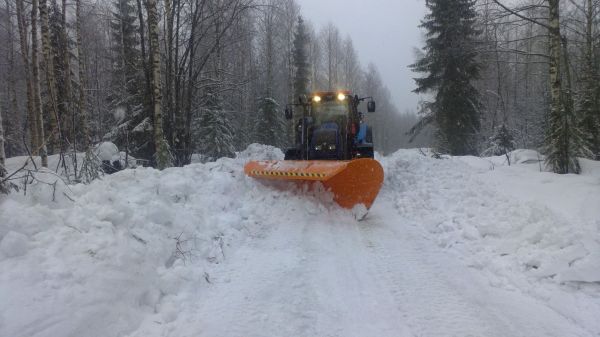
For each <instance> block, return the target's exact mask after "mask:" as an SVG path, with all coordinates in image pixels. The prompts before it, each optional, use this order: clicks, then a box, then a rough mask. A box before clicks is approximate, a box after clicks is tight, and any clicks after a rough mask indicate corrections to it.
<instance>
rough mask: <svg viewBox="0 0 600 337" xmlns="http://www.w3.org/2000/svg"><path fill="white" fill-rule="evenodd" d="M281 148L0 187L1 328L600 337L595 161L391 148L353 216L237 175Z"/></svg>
mask: <svg viewBox="0 0 600 337" xmlns="http://www.w3.org/2000/svg"><path fill="white" fill-rule="evenodd" d="M282 157H283V154H282V152H281V151H280V150H279V149H276V148H272V147H267V146H262V145H257V144H254V145H252V146H250V147H249V148H248V149H247V150H246V151H244V152H242V153H239V154H238V156H237V158H236V159H226V158H224V159H220V160H218V161H217V162H214V163H207V164H192V165H189V166H187V167H185V168H172V169H167V170H164V171H162V172H160V171H156V170H153V169H148V168H138V169H135V170H124V171H121V172H118V173H116V174H114V175H111V176H105V177H103V178H102V179H100V180H97V181H95V182H93V183H92V184H91V185H74V186H70V187H68V186H66V185H64V184H60V183H57V185H56V187H52V186H50V185H47V184H44V183H39V182H38V183H34V184H33V185H29V186H28V188H27V194H26V195H24V193H23V191H21V192H20V193H13V194H11V195H9V196H0V299H2V300H1V301H0V336H10V337H18V336H143V337H151V336H597V335H599V334H600V321H598V319H597V317H598V316H599V315H600V272H599V271H600V207H598V206H599V205H600V192H599V191H600V163H597V162H593V161H583V162H582V167H583V174H582V175H579V176H575V175H567V176H559V175H555V174H552V173H549V172H540V164H539V161H538V158H540V157H539V155H538V154H537V153H536V152H534V151H525V150H518V151H515V152H513V153H511V154H510V158H511V164H513V165H512V166H508V165H507V161H506V157H493V158H475V157H446V158H445V159H433V158H429V157H426V156H424V155H422V154H421V153H419V152H418V151H415V150H403V151H399V152H397V153H395V154H393V155H391V156H389V157H378V160H380V161H381V162H382V165H383V166H384V169H385V172H386V179H385V182H384V187H383V189H382V191H381V194H380V196H379V198H378V200H377V201H376V202H375V205H374V207H373V208H372V209H371V210H370V212H369V213H368V214H367V216H366V217H365V218H364V220H363V221H357V220H356V218H359V219H360V218H361V217H362V216H363V215H364V209H360V208H357V209H355V210H353V211H347V210H342V209H340V208H339V207H337V206H336V205H335V204H333V203H332V201H331V198H330V197H329V198H327V197H323V195H321V194H319V192H318V191H312V192H303V191H301V190H298V189H296V188H294V187H290V186H289V185H287V184H262V183H260V182H258V181H256V180H254V179H252V178H248V177H246V176H244V174H243V165H244V163H245V162H246V161H248V160H250V159H256V160H272V159H281V158H282ZM51 161H52V160H51ZM22 162H23V157H21V158H12V159H9V162H8V165H7V166H8V168H9V170H10V168H15V167H19V166H21V165H22ZM42 178H43V179H47V181H48V182H50V183H52V182H53V181H55V180H56V179H58V178H57V177H55V176H53V175H51V174H50V173H46V176H43V177H42ZM40 179H41V178H40ZM71 199H72V200H73V201H71Z"/></svg>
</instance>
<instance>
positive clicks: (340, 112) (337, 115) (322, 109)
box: [312, 100, 348, 125]
mask: <svg viewBox="0 0 600 337" xmlns="http://www.w3.org/2000/svg"><path fill="white" fill-rule="evenodd" d="M312 116H313V118H314V120H315V124H317V125H321V124H323V123H328V122H335V123H338V125H339V123H340V121H341V120H342V119H344V118H346V117H348V103H347V102H340V101H338V100H332V101H322V102H319V103H313V105H312Z"/></svg>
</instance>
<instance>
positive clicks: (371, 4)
mask: <svg viewBox="0 0 600 337" xmlns="http://www.w3.org/2000/svg"><path fill="white" fill-rule="evenodd" d="M298 2H299V3H300V6H302V13H303V16H304V17H305V18H307V19H308V20H310V21H311V22H312V23H313V24H315V26H316V28H317V29H320V27H321V26H322V25H324V24H327V23H328V22H333V23H334V24H335V25H336V26H337V27H338V28H339V29H340V32H341V33H342V36H346V35H350V36H351V37H352V40H353V42H354V47H355V48H356V49H357V51H358V54H359V55H360V61H361V64H363V65H364V66H366V65H367V64H368V63H369V62H373V63H374V64H375V65H377V67H378V68H379V71H380V72H381V76H382V78H383V81H384V82H385V84H386V85H387V86H388V88H389V89H390V91H391V92H392V97H393V100H394V102H395V104H396V106H397V107H398V109H400V111H401V112H404V111H405V110H407V109H411V110H415V108H416V106H417V103H418V100H419V99H418V96H417V95H415V94H413V93H412V92H411V91H412V90H413V89H414V88H415V84H414V81H413V77H416V75H415V74H414V73H412V72H411V71H410V69H408V65H410V64H412V63H413V62H414V53H413V49H414V47H419V48H420V47H421V46H422V42H421V40H422V39H421V36H422V33H421V30H420V29H419V28H418V27H417V26H418V25H419V24H420V21H421V19H422V18H423V15H424V14H425V0H298Z"/></svg>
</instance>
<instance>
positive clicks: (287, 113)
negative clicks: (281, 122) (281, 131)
mask: <svg viewBox="0 0 600 337" xmlns="http://www.w3.org/2000/svg"><path fill="white" fill-rule="evenodd" d="M292 118H294V113H293V112H292V110H291V109H290V108H289V107H286V108H285V119H287V120H291V119H292Z"/></svg>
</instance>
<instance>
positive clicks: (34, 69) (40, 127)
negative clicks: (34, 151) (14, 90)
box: [31, 0, 48, 167]
mask: <svg viewBox="0 0 600 337" xmlns="http://www.w3.org/2000/svg"><path fill="white" fill-rule="evenodd" d="M31 4H32V5H31V73H32V77H33V78H32V87H33V93H32V94H33V110H34V114H35V119H36V121H37V122H36V124H37V125H36V126H37V134H38V137H39V145H38V148H39V153H40V156H41V157H42V166H43V167H48V151H47V149H46V137H45V135H44V116H43V113H42V98H41V96H40V69H39V64H38V57H37V53H38V47H37V43H38V41H37V40H38V37H37V16H38V13H37V10H38V0H32V1H31Z"/></svg>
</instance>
